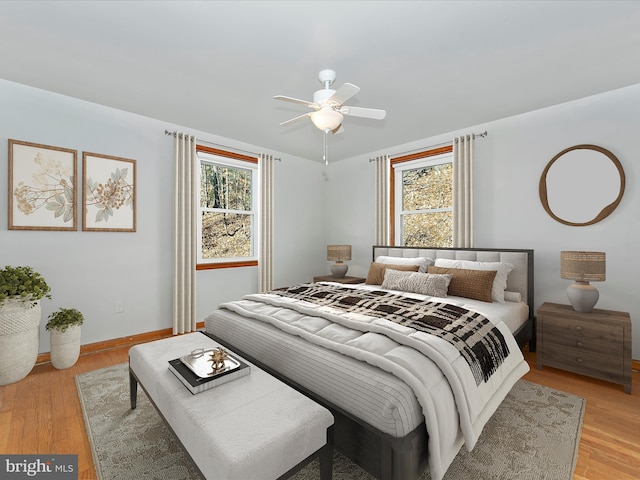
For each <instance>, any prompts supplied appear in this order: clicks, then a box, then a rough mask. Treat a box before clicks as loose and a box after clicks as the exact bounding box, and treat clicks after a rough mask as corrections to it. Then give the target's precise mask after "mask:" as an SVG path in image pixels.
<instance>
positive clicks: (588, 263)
mask: <svg viewBox="0 0 640 480" xmlns="http://www.w3.org/2000/svg"><path fill="white" fill-rule="evenodd" d="M605 257H606V254H605V253H604V252H569V251H564V252H560V277H561V278H564V279H567V280H575V283H573V284H572V285H569V287H568V288H567V297H568V298H569V303H571V306H572V307H573V309H574V310H575V311H576V312H587V313H588V312H591V311H592V310H593V307H594V306H595V304H596V303H597V302H598V298H599V297H600V293H599V292H598V289H597V288H595V287H594V286H592V285H590V284H589V282H603V281H604V280H605V279H606V261H605V260H606V258H605Z"/></svg>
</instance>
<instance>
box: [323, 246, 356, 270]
mask: <svg viewBox="0 0 640 480" xmlns="http://www.w3.org/2000/svg"><path fill="white" fill-rule="evenodd" d="M327 260H329V261H334V262H336V263H334V264H333V265H331V273H332V275H333V276H334V277H336V278H342V277H344V276H345V275H346V274H347V270H348V269H349V266H348V265H346V264H345V263H344V261H345V260H351V245H327Z"/></svg>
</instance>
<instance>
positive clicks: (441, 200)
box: [391, 152, 453, 247]
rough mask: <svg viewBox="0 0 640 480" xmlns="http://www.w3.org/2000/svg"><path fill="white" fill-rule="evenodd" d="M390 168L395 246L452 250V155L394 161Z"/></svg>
mask: <svg viewBox="0 0 640 480" xmlns="http://www.w3.org/2000/svg"><path fill="white" fill-rule="evenodd" d="M425 153H426V152H425ZM391 166H392V182H393V183H392V192H393V196H394V198H393V209H392V215H393V220H392V221H393V223H392V227H393V231H394V241H395V245H402V246H425V245H428V246H432V247H451V246H453V158H452V154H451V152H446V153H443V154H437V155H433V154H432V155H429V156H427V157H426V158H419V159H416V160H403V159H401V158H398V159H393V160H391Z"/></svg>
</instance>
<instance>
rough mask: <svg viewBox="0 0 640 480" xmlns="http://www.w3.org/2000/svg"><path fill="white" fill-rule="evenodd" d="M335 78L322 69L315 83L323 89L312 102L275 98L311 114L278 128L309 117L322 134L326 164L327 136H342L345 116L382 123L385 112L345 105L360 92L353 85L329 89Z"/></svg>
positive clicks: (281, 97)
mask: <svg viewBox="0 0 640 480" xmlns="http://www.w3.org/2000/svg"><path fill="white" fill-rule="evenodd" d="M335 79H336V72H334V71H333V70H322V71H321V72H320V73H319V74H318V80H320V83H321V84H322V85H324V88H323V89H321V90H318V91H316V92H315V93H314V94H313V101H311V102H309V101H307V100H300V99H298V98H293V97H287V96H285V95H276V96H275V97H273V98H274V99H276V100H284V101H285V102H292V103H297V104H299V105H304V106H306V107H308V108H310V109H312V110H313V111H312V112H308V113H305V114H303V115H299V116H297V117H294V118H292V119H290V120H287V121H286V122H282V123H281V124H280V125H281V126H287V125H291V124H292V123H295V122H298V121H300V120H303V119H305V118H307V117H309V118H311V121H312V122H313V124H314V125H315V126H316V127H318V128H319V129H320V130H322V131H323V132H324V134H325V135H324V137H325V138H324V144H325V152H324V157H325V161H326V160H327V135H328V134H329V133H334V134H336V133H342V132H343V130H344V129H343V128H342V121H343V120H344V116H345V115H346V116H349V115H350V116H352V117H363V118H371V119H374V120H382V119H383V118H384V117H385V116H386V114H387V112H386V111H384V110H379V109H377V108H363V107H349V106H346V105H344V103H345V102H346V101H347V100H349V99H350V98H351V97H353V96H354V95H355V94H356V93H358V92H359V91H360V88H359V87H357V86H355V85H353V84H352V83H345V84H344V85H342V86H341V87H340V88H339V89H338V90H333V89H331V88H330V87H331V85H332V84H333V82H334V81H335Z"/></svg>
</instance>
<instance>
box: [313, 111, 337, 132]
mask: <svg viewBox="0 0 640 480" xmlns="http://www.w3.org/2000/svg"><path fill="white" fill-rule="evenodd" d="M343 118H344V117H343V116H342V114H341V113H340V112H336V111H335V110H334V109H333V108H331V107H322V108H321V109H320V110H316V111H315V112H313V113H312V114H311V121H312V122H313V124H314V125H315V126H316V127H318V128H319V129H320V130H322V131H323V132H324V131H326V130H335V129H336V128H338V127H339V126H340V124H341V123H342V119H343Z"/></svg>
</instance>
